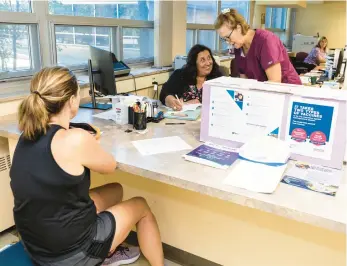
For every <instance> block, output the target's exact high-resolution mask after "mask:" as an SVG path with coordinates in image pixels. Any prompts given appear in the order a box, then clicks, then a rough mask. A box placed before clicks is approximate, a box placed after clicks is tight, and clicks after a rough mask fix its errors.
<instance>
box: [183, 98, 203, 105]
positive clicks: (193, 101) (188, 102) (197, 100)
mask: <svg viewBox="0 0 347 266" xmlns="http://www.w3.org/2000/svg"><path fill="white" fill-rule="evenodd" d="M196 103H200V101H199V99H193V100H190V101H187V102H185V103H184V104H196Z"/></svg>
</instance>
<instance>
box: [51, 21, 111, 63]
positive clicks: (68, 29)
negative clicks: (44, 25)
mask: <svg viewBox="0 0 347 266" xmlns="http://www.w3.org/2000/svg"><path fill="white" fill-rule="evenodd" d="M55 42H56V53H57V63H58V65H63V66H69V67H71V66H84V65H87V62H88V59H89V45H93V46H96V47H99V48H101V49H104V50H108V51H110V50H111V28H110V27H89V26H58V25H57V26H55Z"/></svg>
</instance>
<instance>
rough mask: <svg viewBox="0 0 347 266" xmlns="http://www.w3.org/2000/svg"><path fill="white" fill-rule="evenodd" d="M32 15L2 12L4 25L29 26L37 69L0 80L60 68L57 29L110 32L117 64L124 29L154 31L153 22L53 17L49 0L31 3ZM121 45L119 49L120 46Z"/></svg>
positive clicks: (150, 60)
mask: <svg viewBox="0 0 347 266" xmlns="http://www.w3.org/2000/svg"><path fill="white" fill-rule="evenodd" d="M30 5H31V12H11V11H0V16H1V23H3V24H29V25H30V30H29V36H30V40H29V42H30V45H31V46H30V48H29V49H30V51H31V61H32V62H31V64H32V65H33V66H34V68H33V69H32V70H30V71H18V72H14V71H12V72H8V74H6V75H3V74H2V75H1V76H0V80H1V81H2V80H7V79H14V78H19V77H29V76H32V75H33V74H34V73H35V72H37V71H39V70H40V69H41V67H45V66H51V65H57V63H58V60H57V47H56V36H55V26H90V27H110V28H111V36H110V37H111V52H113V53H114V54H115V56H116V57H117V59H118V60H123V36H122V28H123V27H127V28H151V29H153V30H154V21H144V20H130V19H118V18H103V17H84V16H71V15H54V14H50V13H49V0H41V1H33V0H31V1H30ZM117 44H118V45H117ZM126 61H127V62H128V63H129V65H130V66H131V65H137V66H138V65H146V66H147V65H148V64H153V62H154V57H152V58H139V59H132V60H126ZM87 64H88V63H87V62H86V63H85V64H80V65H74V66H68V67H69V68H70V69H71V70H74V71H85V70H86V69H87Z"/></svg>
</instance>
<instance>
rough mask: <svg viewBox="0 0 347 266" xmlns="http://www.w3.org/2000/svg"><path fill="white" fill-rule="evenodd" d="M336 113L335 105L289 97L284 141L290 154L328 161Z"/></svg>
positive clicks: (336, 107) (336, 105)
mask: <svg viewBox="0 0 347 266" xmlns="http://www.w3.org/2000/svg"><path fill="white" fill-rule="evenodd" d="M337 113H338V104H337V103H335V102H327V101H323V100H313V99H303V98H301V97H295V96H293V97H291V99H290V101H289V110H288V114H289V116H288V118H287V128H286V136H285V140H286V141H288V142H289V143H290V147H291V149H292V152H293V153H298V154H301V155H305V156H309V157H313V158H318V159H323V160H330V159H331V154H332V147H333V143H334V136H335V129H336V120H337Z"/></svg>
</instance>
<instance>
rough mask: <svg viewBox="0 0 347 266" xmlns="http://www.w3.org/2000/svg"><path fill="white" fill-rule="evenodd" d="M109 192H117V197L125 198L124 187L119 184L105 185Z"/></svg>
mask: <svg viewBox="0 0 347 266" xmlns="http://www.w3.org/2000/svg"><path fill="white" fill-rule="evenodd" d="M105 186H106V187H107V188H108V189H109V190H112V191H116V193H117V195H121V196H122V198H123V186H122V185H121V184H119V183H110V184H107V185H105Z"/></svg>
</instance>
